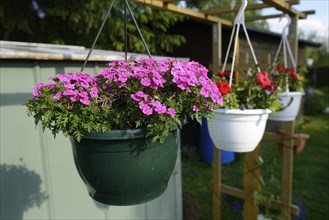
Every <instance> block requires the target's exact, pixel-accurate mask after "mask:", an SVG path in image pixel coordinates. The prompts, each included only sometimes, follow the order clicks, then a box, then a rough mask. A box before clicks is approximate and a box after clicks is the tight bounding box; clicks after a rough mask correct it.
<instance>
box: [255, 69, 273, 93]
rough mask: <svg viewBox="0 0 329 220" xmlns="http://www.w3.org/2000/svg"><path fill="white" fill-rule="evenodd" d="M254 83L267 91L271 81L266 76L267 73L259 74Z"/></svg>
mask: <svg viewBox="0 0 329 220" xmlns="http://www.w3.org/2000/svg"><path fill="white" fill-rule="evenodd" d="M256 82H257V83H258V84H260V85H261V86H262V89H267V88H268V87H270V86H271V84H272V83H271V80H270V79H269V78H268V76H267V72H265V71H262V72H259V73H258V74H257V76H256Z"/></svg>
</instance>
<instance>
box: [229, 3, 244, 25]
mask: <svg viewBox="0 0 329 220" xmlns="http://www.w3.org/2000/svg"><path fill="white" fill-rule="evenodd" d="M235 3H236V0H233V1H232V3H231V9H233V8H234V6H235ZM247 5H248V0H242V4H241V6H240V9H239V11H238V14H237V16H236V17H235V20H234V24H244V12H245V10H246V7H247Z"/></svg>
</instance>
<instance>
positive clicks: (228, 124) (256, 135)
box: [208, 109, 271, 152]
mask: <svg viewBox="0 0 329 220" xmlns="http://www.w3.org/2000/svg"><path fill="white" fill-rule="evenodd" d="M270 112H271V111H270V110H268V109H265V110H264V109H247V110H239V109H217V110H215V115H214V116H213V118H212V124H210V125H208V129H209V134H210V137H211V139H212V141H213V142H214V145H215V146H216V147H217V148H220V149H222V150H227V151H233V152H250V151H253V150H254V149H255V148H256V147H257V145H258V144H259V142H260V141H261V139H262V137H263V134H264V131H265V126H266V122H267V118H268V115H269V113H270Z"/></svg>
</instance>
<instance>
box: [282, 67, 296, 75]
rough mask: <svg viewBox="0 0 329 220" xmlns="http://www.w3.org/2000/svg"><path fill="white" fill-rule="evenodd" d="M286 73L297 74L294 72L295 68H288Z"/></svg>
mask: <svg viewBox="0 0 329 220" xmlns="http://www.w3.org/2000/svg"><path fill="white" fill-rule="evenodd" d="M284 72H285V73H286V74H295V70H294V69H293V68H286V69H285V70H284Z"/></svg>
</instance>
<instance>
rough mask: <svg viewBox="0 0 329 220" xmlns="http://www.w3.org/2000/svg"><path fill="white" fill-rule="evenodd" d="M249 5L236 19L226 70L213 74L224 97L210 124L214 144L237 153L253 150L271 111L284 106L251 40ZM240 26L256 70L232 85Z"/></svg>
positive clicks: (251, 70) (260, 137)
mask: <svg viewBox="0 0 329 220" xmlns="http://www.w3.org/2000/svg"><path fill="white" fill-rule="evenodd" d="M246 7H247V1H242V6H241V7H240V10H239V12H238V15H237V17H236V18H235V21H234V26H233V31H232V34H231V38H230V43H229V46H228V50H227V52H226V56H225V60H224V64H223V68H222V71H218V74H217V75H215V76H214V77H213V80H214V81H215V83H216V85H217V87H218V90H219V91H220V93H221V94H222V96H223V105H222V109H217V110H215V115H214V116H213V117H212V119H211V123H209V126H208V128H209V134H210V137H211V139H212V141H213V143H214V145H215V146H216V147H218V148H220V149H222V150H227V151H233V152H250V151H253V150H254V149H255V148H256V147H257V145H258V144H259V142H260V141H261V139H262V137H263V134H264V132H265V126H266V122H267V119H268V115H269V113H270V112H271V111H272V110H276V109H277V107H278V106H280V105H279V103H278V102H277V97H278V93H279V92H278V90H277V85H276V84H274V83H273V82H272V81H271V80H270V78H269V75H268V73H267V72H266V71H261V70H260V68H259V66H258V61H257V59H256V56H255V53H254V50H253V48H252V45H251V42H250V40H249V36H248V33H247V30H246V27H245V24H244V10H245V8H246ZM240 27H242V29H243V30H244V33H245V35H246V39H247V42H248V44H249V47H250V50H251V53H252V56H253V58H254V61H255V66H256V69H252V68H250V69H249V70H248V71H246V73H245V74H244V75H242V74H241V76H242V77H244V78H243V80H241V82H236V83H235V84H234V86H232V84H233V83H232V81H233V73H234V71H233V70H234V62H235V54H236V51H237V50H236V46H237V42H238V37H239V29H240ZM234 35H235V44H234V48H233V58H232V65H231V71H230V72H225V67H226V63H227V59H228V55H229V52H230V47H231V44H232V42H233V37H234ZM240 72H241V71H240Z"/></svg>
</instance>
